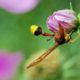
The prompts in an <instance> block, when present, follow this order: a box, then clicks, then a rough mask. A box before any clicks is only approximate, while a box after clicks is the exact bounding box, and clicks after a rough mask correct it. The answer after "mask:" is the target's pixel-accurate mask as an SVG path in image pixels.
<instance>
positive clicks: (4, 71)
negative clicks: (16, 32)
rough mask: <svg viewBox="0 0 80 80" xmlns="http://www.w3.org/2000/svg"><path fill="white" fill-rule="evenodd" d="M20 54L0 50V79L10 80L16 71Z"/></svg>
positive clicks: (20, 58)
mask: <svg viewBox="0 0 80 80" xmlns="http://www.w3.org/2000/svg"><path fill="white" fill-rule="evenodd" d="M22 58H23V56H22V54H21V53H19V52H15V53H12V54H11V53H9V52H6V51H0V80H9V79H10V80H11V79H12V78H13V77H14V76H15V75H16V73H17V71H16V69H17V66H18V65H19V64H20V63H21V61H22Z"/></svg>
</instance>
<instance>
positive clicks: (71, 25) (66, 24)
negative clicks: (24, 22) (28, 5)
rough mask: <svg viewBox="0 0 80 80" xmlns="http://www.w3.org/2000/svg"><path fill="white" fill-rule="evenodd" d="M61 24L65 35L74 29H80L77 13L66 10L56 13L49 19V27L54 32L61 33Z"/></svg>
mask: <svg viewBox="0 0 80 80" xmlns="http://www.w3.org/2000/svg"><path fill="white" fill-rule="evenodd" d="M59 24H61V25H62V27H63V28H64V32H65V33H69V32H70V31H71V30H72V29H74V30H76V29H77V27H78V19H77V16H76V13H75V12H74V11H72V10H68V9H65V10H59V11H57V12H54V13H53V15H52V16H49V17H48V20H47V25H48V28H49V29H51V30H52V31H53V32H59Z"/></svg>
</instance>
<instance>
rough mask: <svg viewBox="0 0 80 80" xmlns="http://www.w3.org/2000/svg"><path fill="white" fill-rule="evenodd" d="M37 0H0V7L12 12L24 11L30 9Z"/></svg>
mask: <svg viewBox="0 0 80 80" xmlns="http://www.w3.org/2000/svg"><path fill="white" fill-rule="evenodd" d="M38 2H39V0H0V7H1V8H3V9H6V10H8V11H10V12H13V13H24V12H28V11H30V10H32V9H33V8H34V7H35V6H36V5H37V4H38Z"/></svg>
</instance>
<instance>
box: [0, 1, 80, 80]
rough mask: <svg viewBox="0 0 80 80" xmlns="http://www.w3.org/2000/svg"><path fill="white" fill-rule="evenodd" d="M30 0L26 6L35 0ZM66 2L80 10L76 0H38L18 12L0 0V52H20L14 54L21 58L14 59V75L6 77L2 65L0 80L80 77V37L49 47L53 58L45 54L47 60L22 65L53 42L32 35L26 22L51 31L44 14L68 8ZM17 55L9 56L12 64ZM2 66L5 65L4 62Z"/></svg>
mask: <svg viewBox="0 0 80 80" xmlns="http://www.w3.org/2000/svg"><path fill="white" fill-rule="evenodd" d="M3 1H5V0H3ZM7 1H9V0H7ZM16 1H17V0H16ZM33 1H34V2H33V3H32V4H31V5H30V6H32V5H33V4H34V3H35V2H36V1H38V0H33ZM0 2H1V1H0ZM70 2H72V5H73V9H74V11H75V12H76V14H78V13H79V12H80V1H79V0H40V1H38V2H37V3H36V5H35V6H34V7H33V8H31V9H30V10H28V11H27V10H25V11H22V12H21V11H20V12H16V11H18V10H16V11H15V10H14V11H10V10H9V9H8V8H9V6H8V4H7V5H6V4H3V3H4V2H2V3H0V4H1V8H0V53H6V51H8V52H7V53H8V55H10V54H14V53H15V55H16V52H18V53H19V56H21V59H20V58H19V57H18V58H19V59H20V60H21V61H19V62H18V63H16V64H19V65H16V66H15V68H14V70H15V69H16V70H15V72H14V74H15V75H14V76H13V77H9V76H8V77H6V76H5V74H4V73H6V70H4V69H3V71H4V73H3V77H5V79H4V78H3V77H1V79H0V80H80V38H79V39H78V40H76V41H75V42H73V43H72V44H69V43H67V44H63V45H61V46H59V47H58V48H57V49H56V50H55V51H53V54H54V55H55V58H54V55H53V58H54V60H53V58H51V59H50V58H49V60H46V63H45V60H44V61H43V63H41V64H40V65H37V66H35V67H34V68H32V69H28V70H27V69H25V67H27V65H29V64H30V63H31V62H32V61H33V60H34V58H36V56H37V55H38V54H39V55H40V53H41V54H42V53H44V52H45V51H46V50H47V49H49V48H50V46H51V45H52V44H53V39H51V40H50V41H49V42H47V38H48V37H44V36H34V35H33V34H32V33H31V32H30V26H31V25H39V26H41V27H42V29H43V31H44V32H47V33H52V32H51V31H49V30H48V28H47V24H46V21H47V18H48V17H49V16H50V15H52V14H53V12H55V11H58V10H62V9H70V5H69V3H70ZM18 3H19V2H18ZM25 3H26V2H25ZM2 4H3V5H6V7H8V8H6V7H4V6H3V5H2ZM16 4H17V2H16ZM16 4H15V5H16ZM26 4H27V3H26ZM17 6H18V4H17ZM19 6H20V5H19ZM30 6H29V7H30ZM77 35H78V34H77V33H74V34H73V35H72V37H73V39H74V38H75V37H76V36H77ZM1 51H2V52H1ZM4 51H5V52H4ZM33 54H34V55H33ZM50 55H51V54H50ZM51 57H52V56H51ZM3 58H4V56H3ZM18 58H17V57H14V58H13V60H12V61H13V62H14V65H15V62H16V61H17V59H18ZM4 59H5V58H4ZM7 59H9V58H7ZM30 59H31V60H30ZM52 61H53V62H52ZM3 62H4V61H3ZM3 62H2V63H3ZM13 62H11V63H13ZM50 63H51V64H50ZM48 64H50V65H48ZM9 65H10V63H9V64H7V66H9ZM12 65H13V64H12ZM52 65H54V66H52ZM0 66H1V65H0ZM43 66H49V67H46V70H45V67H43ZM9 67H11V66H9ZM0 68H1V67H0ZM4 68H6V65H5V67H4ZM48 69H50V70H48ZM47 70H48V71H47ZM3 71H2V68H1V69H0V75H2V72H3ZM10 71H11V70H10ZM12 73H13V71H12ZM6 74H9V75H10V74H11V73H9V72H8V71H7V73H6Z"/></svg>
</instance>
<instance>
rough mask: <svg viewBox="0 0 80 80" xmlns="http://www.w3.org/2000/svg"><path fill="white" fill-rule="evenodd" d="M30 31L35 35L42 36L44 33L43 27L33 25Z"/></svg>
mask: <svg viewBox="0 0 80 80" xmlns="http://www.w3.org/2000/svg"><path fill="white" fill-rule="evenodd" d="M30 30H31V32H32V34H34V35H40V34H41V33H42V29H41V27H39V26H36V25H32V26H31V27H30Z"/></svg>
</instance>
